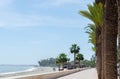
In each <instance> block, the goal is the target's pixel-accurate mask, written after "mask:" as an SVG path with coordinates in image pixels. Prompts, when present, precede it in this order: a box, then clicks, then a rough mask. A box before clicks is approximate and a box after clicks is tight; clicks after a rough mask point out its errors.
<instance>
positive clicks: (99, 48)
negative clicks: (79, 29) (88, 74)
mask: <svg viewBox="0 0 120 79" xmlns="http://www.w3.org/2000/svg"><path fill="white" fill-rule="evenodd" d="M100 35H101V30H100V29H99V28H98V27H97V28H96V54H97V73H98V79H101V64H102V61H101V59H102V58H101V57H102V56H101V36H100Z"/></svg>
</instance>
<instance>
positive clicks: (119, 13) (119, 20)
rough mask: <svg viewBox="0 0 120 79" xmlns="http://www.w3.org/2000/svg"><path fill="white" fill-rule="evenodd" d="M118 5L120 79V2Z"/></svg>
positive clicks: (118, 1)
mask: <svg viewBox="0 0 120 79" xmlns="http://www.w3.org/2000/svg"><path fill="white" fill-rule="evenodd" d="M117 4H118V63H119V79H120V0H117Z"/></svg>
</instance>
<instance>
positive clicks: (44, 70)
mask: <svg viewBox="0 0 120 79" xmlns="http://www.w3.org/2000/svg"><path fill="white" fill-rule="evenodd" d="M56 71H57V68H56ZM50 72H55V71H54V70H53V67H34V68H31V69H27V70H24V71H16V72H8V73H0V78H6V77H15V76H23V75H30V74H38V73H39V74H43V73H50Z"/></svg>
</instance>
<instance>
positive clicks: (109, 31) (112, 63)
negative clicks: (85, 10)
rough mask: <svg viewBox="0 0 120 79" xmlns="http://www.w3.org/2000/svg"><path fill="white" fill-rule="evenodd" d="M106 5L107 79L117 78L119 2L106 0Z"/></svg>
mask: <svg viewBox="0 0 120 79" xmlns="http://www.w3.org/2000/svg"><path fill="white" fill-rule="evenodd" d="M104 6H105V7H104V23H103V24H104V27H103V28H104V39H103V40H104V66H105V67H104V68H105V69H104V70H105V73H104V74H105V79H117V54H116V52H117V26H118V21H117V20H118V14H117V2H116V0H106V2H105V5H104Z"/></svg>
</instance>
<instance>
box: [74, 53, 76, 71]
mask: <svg viewBox="0 0 120 79" xmlns="http://www.w3.org/2000/svg"><path fill="white" fill-rule="evenodd" d="M75 68H76V54H75V53H74V69H75Z"/></svg>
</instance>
